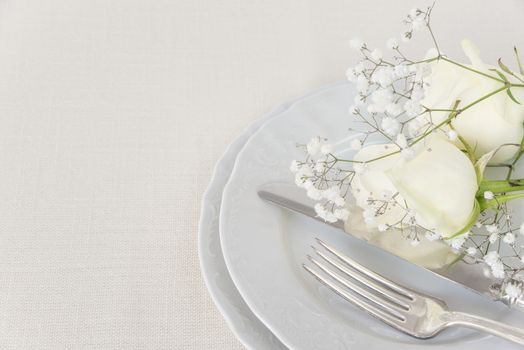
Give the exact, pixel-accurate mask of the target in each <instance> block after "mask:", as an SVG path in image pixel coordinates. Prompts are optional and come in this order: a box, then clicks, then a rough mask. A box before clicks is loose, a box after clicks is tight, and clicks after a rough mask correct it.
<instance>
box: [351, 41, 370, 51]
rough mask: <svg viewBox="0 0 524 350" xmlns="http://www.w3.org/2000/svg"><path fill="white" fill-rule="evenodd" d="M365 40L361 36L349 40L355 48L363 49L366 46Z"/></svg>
mask: <svg viewBox="0 0 524 350" xmlns="http://www.w3.org/2000/svg"><path fill="white" fill-rule="evenodd" d="M365 45H366V44H365V43H364V41H362V39H360V38H353V39H351V40H350V41H349V47H351V48H352V49H355V50H359V51H360V50H362V49H363V48H364V47H365Z"/></svg>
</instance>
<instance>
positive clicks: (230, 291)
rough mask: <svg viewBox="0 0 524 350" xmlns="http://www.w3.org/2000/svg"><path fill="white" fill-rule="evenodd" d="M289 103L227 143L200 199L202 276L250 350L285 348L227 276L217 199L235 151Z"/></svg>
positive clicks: (199, 232)
mask: <svg viewBox="0 0 524 350" xmlns="http://www.w3.org/2000/svg"><path fill="white" fill-rule="evenodd" d="M289 106H290V104H289V103H288V104H285V105H283V106H281V107H279V108H277V109H276V110H274V111H273V112H271V113H269V114H268V115H267V116H265V117H264V118H262V119H260V120H258V121H257V122H255V123H253V124H251V125H250V126H249V127H248V128H247V129H246V130H244V132H242V134H241V135H240V136H238V137H237V138H236V139H235V141H233V142H232V143H231V144H230V145H229V147H228V148H227V150H226V151H225V153H224V154H223V155H222V157H221V158H220V160H219V161H218V162H217V164H216V166H215V169H214V172H213V176H212V178H211V182H210V184H209V186H208V188H207V190H206V192H205V193H204V196H203V198H202V208H201V213H200V222H199V231H198V255H199V258H200V266H201V269H202V275H203V277H204V281H205V283H206V286H207V288H208V290H209V293H210V295H211V298H212V299H213V301H214V302H215V305H216V306H217V308H218V309H219V310H220V312H221V313H222V315H223V316H224V319H225V320H226V322H227V324H228V325H229V327H230V329H231V330H232V332H233V333H234V334H235V335H236V336H237V338H238V339H239V340H240V341H241V342H242V344H244V345H245V346H246V347H247V348H249V349H286V347H285V346H284V345H283V344H282V343H281V342H280V341H279V340H278V339H277V338H276V337H275V336H274V335H273V333H271V331H270V330H269V329H267V327H265V326H264V324H263V323H262V322H261V321H260V320H259V319H258V318H257V317H256V316H255V315H254V314H253V312H251V310H250V309H249V307H248V306H247V305H246V303H245V302H244V300H243V299H242V297H241V296H240V294H239V292H238V290H237V289H236V287H235V285H234V284H233V281H232V280H231V277H230V276H229V272H228V271H227V268H226V264H225V262H224V256H223V254H222V248H221V246H220V237H219V231H218V220H219V213H220V202H221V200H222V191H223V189H224V186H225V184H226V183H227V180H228V179H229V176H230V175H231V171H232V170H233V166H234V163H235V160H236V157H237V155H238V152H239V151H240V150H241V149H242V147H244V145H245V143H246V141H247V140H248V139H249V137H251V135H252V134H253V133H254V132H255V131H256V130H258V129H259V128H260V127H261V126H262V125H263V124H264V123H265V122H267V121H268V120H270V119H271V118H274V117H275V116H277V115H278V114H279V113H281V112H282V111H284V110H286V109H287V108H288V107H289Z"/></svg>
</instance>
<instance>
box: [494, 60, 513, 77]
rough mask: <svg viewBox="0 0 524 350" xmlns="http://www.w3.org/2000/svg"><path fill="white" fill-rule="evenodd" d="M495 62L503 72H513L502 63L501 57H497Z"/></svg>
mask: <svg viewBox="0 0 524 350" xmlns="http://www.w3.org/2000/svg"><path fill="white" fill-rule="evenodd" d="M497 62H498V64H499V67H500V69H502V70H503V71H504V72H506V73H508V74H513V72H512V71H511V70H510V69H509V68H508V67H507V66H506V65H505V64H504V63H502V59H500V58H499V59H498V61H497Z"/></svg>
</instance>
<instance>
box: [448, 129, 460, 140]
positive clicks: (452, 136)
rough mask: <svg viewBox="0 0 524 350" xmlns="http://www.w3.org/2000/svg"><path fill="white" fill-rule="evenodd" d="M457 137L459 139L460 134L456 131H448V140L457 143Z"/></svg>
mask: <svg viewBox="0 0 524 350" xmlns="http://www.w3.org/2000/svg"><path fill="white" fill-rule="evenodd" d="M457 137H458V134H457V132H456V131H455V130H449V131H448V138H449V139H450V141H455V140H456V139H457Z"/></svg>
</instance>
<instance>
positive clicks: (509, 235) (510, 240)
mask: <svg viewBox="0 0 524 350" xmlns="http://www.w3.org/2000/svg"><path fill="white" fill-rule="evenodd" d="M502 241H504V243H507V244H513V243H515V235H514V234H513V233H511V232H510V233H506V234H505V235H504V238H502Z"/></svg>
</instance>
